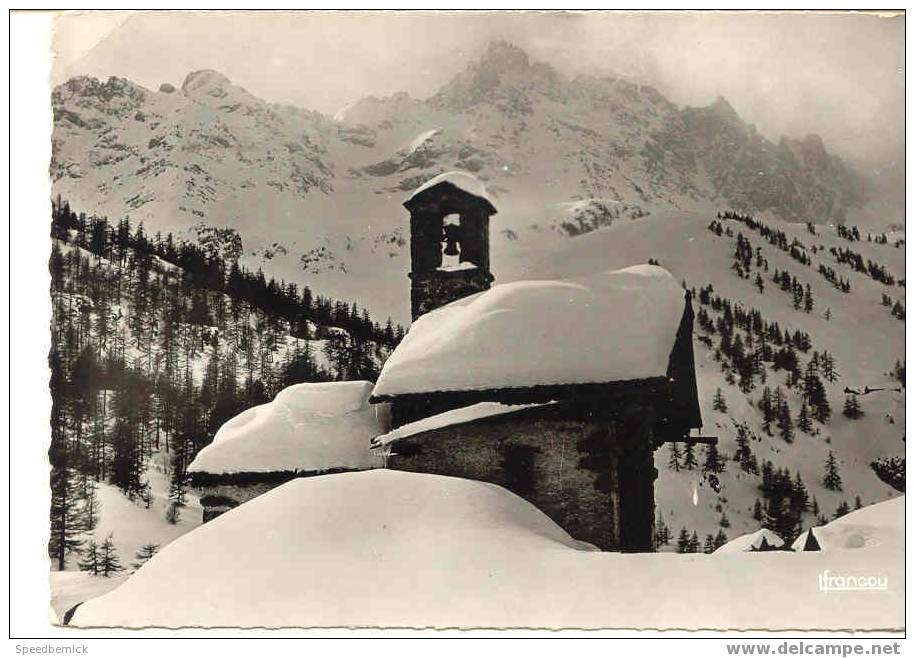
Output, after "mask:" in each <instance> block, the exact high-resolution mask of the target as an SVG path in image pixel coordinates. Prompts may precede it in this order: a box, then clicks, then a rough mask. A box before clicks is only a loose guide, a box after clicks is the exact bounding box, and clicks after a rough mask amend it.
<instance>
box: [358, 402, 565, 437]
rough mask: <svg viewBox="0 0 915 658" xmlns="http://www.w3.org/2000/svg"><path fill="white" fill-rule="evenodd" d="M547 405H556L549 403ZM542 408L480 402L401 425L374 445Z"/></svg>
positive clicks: (535, 405) (533, 405)
mask: <svg viewBox="0 0 915 658" xmlns="http://www.w3.org/2000/svg"><path fill="white" fill-rule="evenodd" d="M547 404H554V403H553V402H548V403H547ZM542 406H546V405H542V404H502V403H501V402H479V403H477V404H472V405H470V406H469V407H462V408H460V409H451V410H450V411H445V412H443V413H440V414H436V415H435V416H429V417H428V418H423V419H421V420H417V421H414V422H412V423H407V424H406V425H401V426H400V427H398V428H397V429H395V430H392V431H390V432H388V433H387V434H382V435H381V436H379V437H377V438H375V440H374V441H372V445H373V446H384V445H388V444H389V443H393V442H394V441H397V440H399V439H404V438H406V437H408V436H413V435H415V434H420V433H422V432H429V431H431V430H437V429H442V428H444V427H451V426H452V425H463V424H464V423H469V422H471V421H474V420H480V419H482V418H491V417H492V416H501V415H503V414H510V413H513V412H515V411H521V410H522V409H530V408H531V407H542Z"/></svg>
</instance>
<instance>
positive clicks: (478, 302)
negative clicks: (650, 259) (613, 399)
mask: <svg viewBox="0 0 915 658" xmlns="http://www.w3.org/2000/svg"><path fill="white" fill-rule="evenodd" d="M684 294H685V293H684V291H683V289H682V288H681V287H680V285H679V284H678V283H677V281H676V280H675V279H674V278H673V276H671V274H670V273H669V272H667V270H664V269H662V268H660V267H656V266H652V265H637V266H634V267H629V268H626V269H623V270H617V271H613V272H604V273H600V274H597V275H591V276H588V277H583V278H579V279H567V280H555V281H518V282H514V283H507V284H502V285H497V286H493V287H492V288H491V289H490V290H488V291H486V292H483V293H479V294H476V295H472V296H470V297H466V298H464V299H460V300H457V301H455V302H452V303H451V304H448V305H446V306H443V307H441V308H439V309H436V310H435V311H433V312H431V313H427V314H426V315H424V316H422V317H420V318H419V319H418V320H417V321H416V322H414V323H413V325H412V326H411V327H410V330H409V332H408V333H407V336H406V338H405V339H404V340H403V342H401V344H400V345H399V346H398V347H397V349H396V350H395V351H394V353H393V354H392V355H391V356H390V358H389V359H388V360H387V362H386V363H385V365H384V369H383V370H382V372H381V376H380V377H379V379H378V384H377V385H376V386H375V390H374V392H373V395H375V396H386V395H400V394H404V393H425V392H431V391H454V390H480V389H490V388H505V387H525V386H534V385H539V384H584V383H605V382H613V381H624V380H632V379H644V378H649V377H663V376H665V375H666V374H667V365H668V360H669V357H670V353H671V351H672V350H673V346H674V342H675V339H676V334H677V329H678V328H679V325H680V321H681V319H682V316H683V309H684V304H685V302H684Z"/></svg>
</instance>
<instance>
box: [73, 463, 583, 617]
mask: <svg viewBox="0 0 915 658" xmlns="http://www.w3.org/2000/svg"><path fill="white" fill-rule="evenodd" d="M379 501H383V503H384V504H383V505H379ZM586 546H587V545H583V543H582V542H577V541H575V540H574V539H572V538H571V537H569V535H568V534H567V533H566V532H564V531H563V530H562V529H561V528H559V527H558V526H557V525H556V524H554V523H553V522H552V521H551V520H550V519H549V518H548V517H547V516H546V515H545V514H543V513H542V512H540V511H539V510H538V509H537V508H535V507H534V506H533V505H531V504H530V503H528V502H526V501H524V500H523V499H521V498H519V497H518V496H515V495H514V494H512V493H510V492H509V491H506V490H505V489H502V488H501V487H498V486H496V485H492V484H487V483H483V482H476V481H472V480H463V479H459V478H450V477H443V476H437V475H425V474H415V473H402V472H398V471H388V470H375V471H364V472H360V473H342V474H337V475H330V476H326V477H321V478H302V479H297V480H293V481H291V482H289V483H287V484H285V485H283V486H281V487H278V488H276V489H274V490H272V491H270V492H269V493H267V494H264V495H263V496H260V497H259V498H256V499H254V500H252V501H250V502H249V503H246V504H245V505H242V506H240V507H238V508H236V509H234V510H232V511H230V512H228V513H226V514H224V515H222V516H220V517H218V518H217V519H215V520H213V521H211V522H210V523H207V524H205V525H203V526H201V527H200V529H199V531H197V532H194V533H191V534H189V535H186V536H185V537H184V538H182V539H181V540H179V541H177V542H175V543H173V544H171V545H170V546H168V547H167V548H166V549H164V550H162V551H161V552H160V553H159V554H157V555H156V556H155V557H154V558H153V559H152V560H150V561H149V562H148V563H147V564H146V565H144V566H143V568H141V569H140V570H139V571H137V573H136V574H135V575H134V576H133V577H132V578H131V579H130V580H129V581H128V582H127V583H125V584H124V585H123V586H122V587H120V588H118V589H117V590H115V591H114V592H112V593H111V594H108V595H106V596H103V597H100V598H98V599H94V600H92V601H90V602H88V603H86V604H84V605H83V606H81V607H80V608H79V610H78V611H77V615H76V617H75V618H74V620H73V623H74V624H77V625H82V626H93V625H122V626H138V625H142V626H146V625H154V626H185V625H191V624H192V625H202V626H232V625H243V626H274V627H275V626H294V625H300V624H304V623H309V624H312V623H313V624H314V625H327V624H330V623H335V622H339V620H340V619H341V618H342V617H341V615H346V614H348V613H347V610H348V608H349V606H348V605H346V604H344V602H345V601H347V600H355V599H359V598H361V599H363V600H364V601H365V602H366V603H368V608H369V609H371V608H372V607H373V606H377V611H378V612H383V611H384V609H385V607H386V605H387V604H386V603H384V600H385V599H386V597H387V596H390V595H391V594H393V592H394V591H395V590H396V589H398V588H404V587H406V588H408V589H409V588H411V587H412V585H410V583H412V582H413V581H415V580H416V579H427V578H430V577H431V578H436V579H441V580H442V582H443V583H447V586H448V587H449V589H450V588H453V592H454V594H456V595H457V596H466V595H467V594H469V592H468V590H467V586H466V585H465V584H462V581H463V580H464V578H465V577H466V576H467V572H468V571H469V572H470V573H477V574H483V577H484V578H485V577H486V576H485V574H486V572H487V569H488V564H487V563H488V561H494V563H495V564H498V563H499V562H502V561H504V560H508V559H510V558H511V556H512V555H513V554H524V553H526V552H530V551H535V552H540V553H541V554H542V551H544V550H558V549H563V548H586ZM467 548H473V549H475V550H471V552H470V553H466V550H467ZM490 575H491V576H497V574H490ZM379 582H386V583H387V584H386V585H385V586H384V587H378V588H377V589H376V585H378V584H379ZM394 582H399V583H400V585H399V586H398V587H397V588H392V587H391V585H392V584H393V583H394ZM174 588H177V589H174ZM168 590H171V594H170V595H169V596H168V600H169V601H171V603H170V604H169V605H168V606H163V605H162V601H163V600H165V599H163V598H162V597H163V596H164V595H165V594H166V592H167V591H168ZM420 596H421V597H422V595H420ZM354 612H355V613H356V614H357V615H358V614H359V613H358V611H354ZM309 619H310V620H312V622H307V620H309Z"/></svg>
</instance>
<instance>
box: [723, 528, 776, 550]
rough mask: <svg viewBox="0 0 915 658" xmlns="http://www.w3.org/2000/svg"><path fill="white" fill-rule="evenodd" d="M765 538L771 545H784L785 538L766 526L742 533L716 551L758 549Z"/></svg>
mask: <svg viewBox="0 0 915 658" xmlns="http://www.w3.org/2000/svg"><path fill="white" fill-rule="evenodd" d="M763 539H765V540H766V543H767V544H768V545H769V546H775V547H780V546H783V545H784V543H785V540H784V539H782V538H781V537H779V536H778V535H776V534H775V533H774V532H772V531H771V530H766V529H765V528H760V529H759V530H757V531H756V532H751V533H750V534H748V535H741V536H740V537H738V538H737V539H732V540H731V541H729V542H728V543H727V544H725V545H724V546H721V547H720V548H719V549H718V550H716V551H715V553H743V552H747V551H753V550H756V551H758V550H759V548H760V546H762V543H763Z"/></svg>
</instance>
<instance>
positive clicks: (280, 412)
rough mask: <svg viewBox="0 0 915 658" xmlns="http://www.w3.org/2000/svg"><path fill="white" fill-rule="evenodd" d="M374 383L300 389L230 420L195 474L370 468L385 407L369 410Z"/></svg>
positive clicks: (194, 469) (198, 461)
mask: <svg viewBox="0 0 915 658" xmlns="http://www.w3.org/2000/svg"><path fill="white" fill-rule="evenodd" d="M371 390H372V384H371V382H365V381H357V382H330V383H321V384H296V385H295V386H290V387H288V388H285V389H283V390H282V391H280V392H279V393H278V394H277V396H276V398H275V399H274V400H273V401H272V402H269V403H267V404H262V405H259V406H257V407H253V408H251V409H248V410H246V411H243V412H242V413H240V414H239V415H237V416H235V417H234V418H232V419H230V420H228V421H227V422H226V423H225V424H224V425H223V426H222V427H220V428H219V431H218V432H217V433H216V436H215V437H214V439H213V442H212V443H211V444H210V445H208V446H207V447H206V448H204V449H203V450H201V451H200V453H199V454H198V455H197V457H196V459H194V461H193V462H192V463H191V465H190V466H189V467H188V472H190V473H195V472H196V473H242V472H247V473H264V472H272V471H295V470H302V471H319V470H327V469H331V468H352V469H361V468H371V467H372V466H373V455H372V452H371V450H369V441H371V439H372V437H374V436H377V435H378V434H380V433H382V432H384V431H386V430H387V425H386V418H385V411H386V407H384V406H381V407H379V406H378V405H374V406H373V405H370V404H369V403H368V396H369V393H370V392H371Z"/></svg>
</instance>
